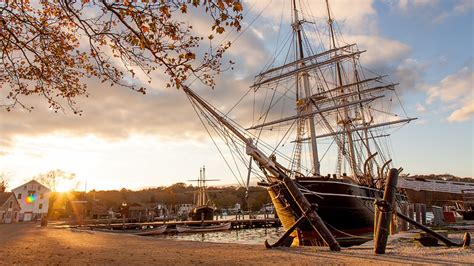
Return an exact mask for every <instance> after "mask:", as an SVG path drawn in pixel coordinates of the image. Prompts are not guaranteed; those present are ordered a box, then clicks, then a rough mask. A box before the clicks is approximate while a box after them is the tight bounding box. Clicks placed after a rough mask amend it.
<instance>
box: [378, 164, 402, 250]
mask: <svg viewBox="0 0 474 266" xmlns="http://www.w3.org/2000/svg"><path fill="white" fill-rule="evenodd" d="M397 181H398V170H397V169H395V168H392V169H390V171H389V173H388V177H387V183H386V186H385V191H384V194H383V200H382V201H379V202H378V205H379V207H380V214H379V219H378V222H377V230H376V235H375V241H374V251H375V254H384V253H385V248H386V247H387V240H388V233H389V226H390V220H391V218H392V203H393V202H394V200H395V193H396V190H397ZM395 211H396V210H395Z"/></svg>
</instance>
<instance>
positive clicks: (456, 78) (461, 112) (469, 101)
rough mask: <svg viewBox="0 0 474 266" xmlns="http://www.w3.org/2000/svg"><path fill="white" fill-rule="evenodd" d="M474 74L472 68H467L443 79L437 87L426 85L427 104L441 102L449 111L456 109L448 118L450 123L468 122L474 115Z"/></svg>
mask: <svg viewBox="0 0 474 266" xmlns="http://www.w3.org/2000/svg"><path fill="white" fill-rule="evenodd" d="M473 82H474V72H473V70H472V67H470V66H465V67H463V68H461V69H460V70H459V71H458V72H456V73H454V74H451V75H448V76H446V77H445V78H443V79H442V80H441V81H440V82H439V84H437V85H432V86H429V85H426V86H424V90H425V91H426V94H427V96H428V98H427V100H426V103H427V104H433V103H434V102H435V101H441V102H442V103H443V104H444V105H447V106H448V108H449V109H451V110H452V109H454V111H452V112H451V114H450V115H449V117H448V121H450V122H463V121H467V120H468V119H469V118H470V117H471V116H472V114H473V113H474V98H473V92H472V89H473V87H474V84H473Z"/></svg>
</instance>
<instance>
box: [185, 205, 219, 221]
mask: <svg viewBox="0 0 474 266" xmlns="http://www.w3.org/2000/svg"><path fill="white" fill-rule="evenodd" d="M189 218H190V219H191V221H202V220H214V208H212V207H210V206H207V205H204V206H197V207H195V208H193V209H192V210H191V212H190V213H189Z"/></svg>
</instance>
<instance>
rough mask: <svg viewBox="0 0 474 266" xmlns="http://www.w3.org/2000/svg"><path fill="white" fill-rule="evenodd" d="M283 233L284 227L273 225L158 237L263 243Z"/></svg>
mask: <svg viewBox="0 0 474 266" xmlns="http://www.w3.org/2000/svg"><path fill="white" fill-rule="evenodd" d="M283 233H284V229H283V228H282V227H272V228H252V229H238V230H228V231H219V232H206V233H179V234H178V233H170V234H163V235H158V236H156V237H157V238H164V239H170V240H185V241H198V242H214V243H235V244H257V245H258V244H262V245H263V243H264V241H265V239H267V240H268V241H269V242H270V243H273V242H275V241H276V240H278V238H280V236H281V235H283Z"/></svg>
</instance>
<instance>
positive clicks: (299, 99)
mask: <svg viewBox="0 0 474 266" xmlns="http://www.w3.org/2000/svg"><path fill="white" fill-rule="evenodd" d="M293 16H294V22H293V32H294V33H295V34H296V40H295V41H296V43H295V51H296V56H299V60H300V61H301V63H300V64H299V67H300V69H304V67H305V63H304V51H303V40H302V38H301V23H302V21H300V20H299V19H298V10H297V8H296V1H295V0H293ZM300 77H301V79H302V81H303V84H302V85H303V91H304V95H301V94H302V93H300V84H299V83H300ZM310 96H311V91H310V88H309V75H308V72H307V71H305V70H302V71H298V72H297V73H296V105H297V106H296V108H297V113H298V115H300V114H311V113H312V112H313V106H312V104H310V103H311V101H310V100H308V99H310ZM304 120H307V121H308V128H309V136H310V140H311V141H310V147H311V155H312V156H311V159H312V160H311V165H312V174H313V175H315V176H319V175H320V171H319V170H320V167H319V157H318V146H317V143H316V129H315V125H314V115H310V116H309V117H307V118H306V119H305V118H301V119H299V120H298V128H297V138H298V139H300V138H301V137H302V135H303V134H304V123H305V121H304ZM296 145H297V147H296V155H295V161H296V164H297V169H299V166H300V163H301V158H300V156H301V146H300V145H301V142H298V143H297V144H296Z"/></svg>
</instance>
